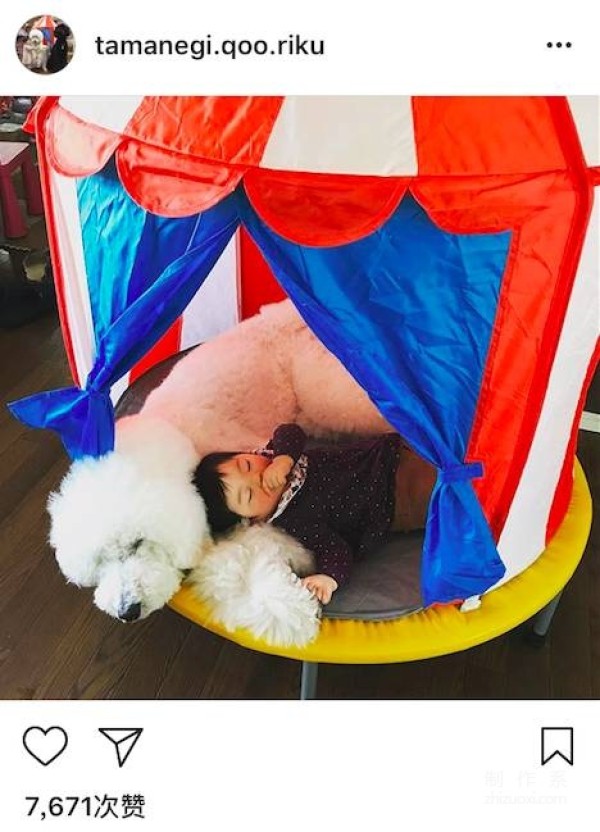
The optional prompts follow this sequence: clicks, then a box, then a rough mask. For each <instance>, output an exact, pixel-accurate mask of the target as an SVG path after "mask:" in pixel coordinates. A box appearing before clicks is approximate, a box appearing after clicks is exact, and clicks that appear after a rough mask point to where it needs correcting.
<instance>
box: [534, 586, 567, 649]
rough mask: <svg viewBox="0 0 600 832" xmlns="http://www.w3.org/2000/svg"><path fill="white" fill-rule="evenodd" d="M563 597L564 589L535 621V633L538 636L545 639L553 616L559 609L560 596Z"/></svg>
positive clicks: (540, 612) (542, 610)
mask: <svg viewBox="0 0 600 832" xmlns="http://www.w3.org/2000/svg"><path fill="white" fill-rule="evenodd" d="M561 595H562V589H561V591H560V592H559V593H558V595H555V596H554V598H553V599H552V600H551V601H550V603H549V604H546V606H545V607H544V608H543V609H541V610H540V611H539V612H538V614H537V615H536V616H535V617H534V619H533V632H534V633H535V635H536V636H540V637H542V638H543V637H544V636H545V635H547V633H548V630H549V629H550V624H551V623H552V616H553V615H554V613H555V611H556V608H557V607H558V602H559V601H560V596H561Z"/></svg>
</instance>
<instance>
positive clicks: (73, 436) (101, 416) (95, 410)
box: [8, 386, 115, 459]
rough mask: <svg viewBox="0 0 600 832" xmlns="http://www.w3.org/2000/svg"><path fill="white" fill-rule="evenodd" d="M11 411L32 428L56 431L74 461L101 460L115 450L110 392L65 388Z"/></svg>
mask: <svg viewBox="0 0 600 832" xmlns="http://www.w3.org/2000/svg"><path fill="white" fill-rule="evenodd" d="M8 407H9V410H10V411H11V413H12V414H13V415H14V416H16V417H17V418H18V419H20V421H21V422H24V423H25V424H26V425H29V427H32V428H46V429H48V430H53V431H56V433H58V435H59V436H60V438H61V441H62V443H63V445H64V446H65V449H66V451H67V453H68V454H69V456H70V457H71V459H79V458H81V457H84V456H102V455H103V454H106V453H108V452H109V451H112V450H113V448H114V444H115V418H114V411H113V406H112V402H111V399H110V393H109V391H108V390H96V389H94V387H93V386H90V387H89V388H88V389H84V390H82V389H81V388H79V387H65V388H62V389H61V390H50V391H48V392H46V393H38V394H37V395H35V396H28V397H27V398H26V399H20V400H19V401H17V402H11V403H10V404H9V405H8Z"/></svg>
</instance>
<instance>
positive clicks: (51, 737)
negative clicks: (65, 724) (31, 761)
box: [23, 725, 69, 766]
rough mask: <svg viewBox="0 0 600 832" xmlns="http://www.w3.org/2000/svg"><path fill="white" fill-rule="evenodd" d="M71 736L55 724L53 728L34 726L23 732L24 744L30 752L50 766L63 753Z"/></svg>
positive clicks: (39, 760) (43, 763) (40, 761)
mask: <svg viewBox="0 0 600 832" xmlns="http://www.w3.org/2000/svg"><path fill="white" fill-rule="evenodd" d="M68 741H69V738H68V737H67V732H66V731H65V730H64V728H59V727H58V726H57V725H53V726H52V728H40V727H39V726H32V727H31V728H28V729H27V730H26V731H25V733H24V734H23V745H24V746H25V750H26V751H27V753H28V754H31V756H32V757H35V759H36V760H37V761H38V763H41V764H42V765H43V766H48V765H50V763H52V762H53V761H54V760H56V758H57V757H60V755H61V754H62V753H63V751H64V750H65V748H66V747H67V743H68Z"/></svg>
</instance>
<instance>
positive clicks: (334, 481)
mask: <svg viewBox="0 0 600 832" xmlns="http://www.w3.org/2000/svg"><path fill="white" fill-rule="evenodd" d="M305 444H306V434H305V433H304V431H303V430H302V428H300V427H299V426H298V425H293V424H291V425H280V426H279V427H278V428H277V430H276V431H275V432H274V434H273V438H272V439H271V441H270V442H269V444H268V445H267V450H268V451H271V452H272V453H273V454H274V455H276V456H277V455H279V454H286V455H288V456H291V457H292V458H293V459H294V460H295V461H296V465H295V466H294V469H293V471H292V475H291V478H290V484H289V485H288V488H287V489H286V491H285V492H284V493H283V495H282V497H281V500H280V502H279V504H278V506H277V508H276V510H275V512H274V513H273V515H272V517H271V518H270V520H269V522H272V523H273V525H274V526H277V527H278V528H281V529H283V530H284V531H286V532H287V533H288V534H290V535H292V537H295V538H296V539H297V540H299V541H300V542H301V543H302V544H303V545H304V546H306V548H307V549H310V550H311V551H312V552H313V553H314V555H315V558H316V560H317V571H318V572H320V573H323V574H325V575H330V576H331V577H332V578H334V580H335V581H337V583H338V585H339V586H342V585H343V584H344V583H345V582H346V581H347V580H348V577H349V575H350V571H351V569H352V563H353V562H354V560H355V559H357V558H360V557H362V555H364V553H365V552H367V551H368V550H369V549H371V548H372V547H373V546H374V545H375V544H376V543H377V542H379V541H380V540H381V539H382V538H383V537H384V535H385V534H386V532H387V531H388V530H389V527H390V525H391V523H392V520H393V517H394V502H395V473H396V468H397V467H398V463H399V460H400V453H401V448H402V444H403V440H402V439H401V438H400V437H399V436H398V435H397V434H393V433H388V434H385V435H384V436H379V437H377V438H374V439H368V440H361V441H355V442H353V444H352V445H346V446H339V447H335V446H332V447H322V448H309V449H306V450H305ZM282 504H283V505H282Z"/></svg>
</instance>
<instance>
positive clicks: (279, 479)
mask: <svg viewBox="0 0 600 832" xmlns="http://www.w3.org/2000/svg"><path fill="white" fill-rule="evenodd" d="M293 467H294V460H293V459H292V457H291V456H286V455H285V454H281V455H280V456H276V457H275V458H274V459H273V461H272V462H271V464H270V465H268V466H267V467H266V468H265V470H264V471H263V474H262V486H263V489H264V490H265V491H266V492H267V493H268V494H271V493H272V492H273V491H277V489H278V488H281V486H282V485H285V484H286V482H287V478H288V475H289V473H290V471H291V470H292V468H293Z"/></svg>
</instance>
